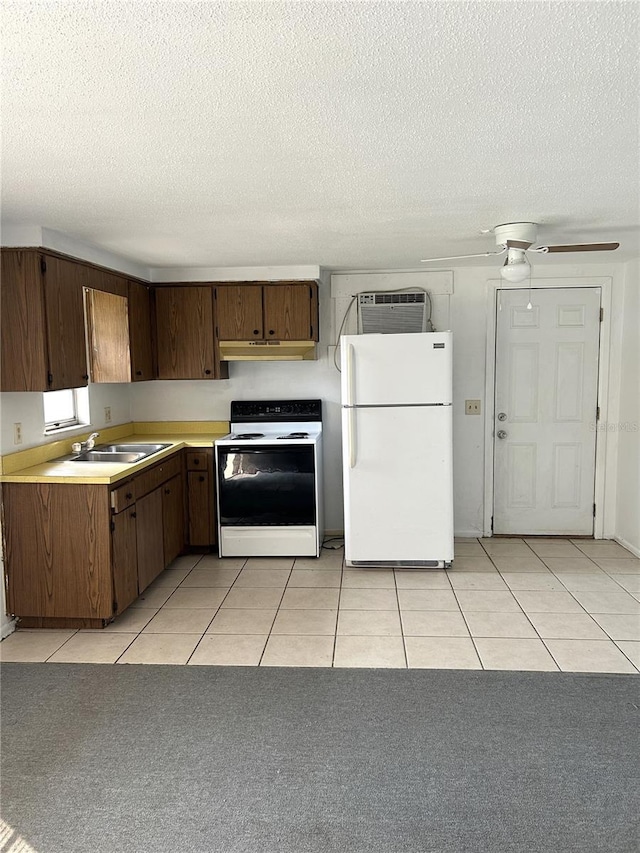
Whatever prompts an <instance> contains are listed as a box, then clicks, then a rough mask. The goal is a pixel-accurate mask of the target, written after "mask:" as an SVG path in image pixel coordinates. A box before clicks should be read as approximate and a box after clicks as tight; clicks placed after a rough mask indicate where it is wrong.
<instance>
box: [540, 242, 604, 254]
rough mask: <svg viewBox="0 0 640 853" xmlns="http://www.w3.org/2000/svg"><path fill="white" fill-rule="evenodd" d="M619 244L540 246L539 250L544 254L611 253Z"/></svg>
mask: <svg viewBox="0 0 640 853" xmlns="http://www.w3.org/2000/svg"><path fill="white" fill-rule="evenodd" d="M619 245H620V243H574V244H573V245H571V246H541V247H540V249H537V250H536V251H540V250H542V251H543V252H544V253H545V254H546V253H547V252H548V253H549V254H551V253H552V252H613V251H614V249H617V248H618V246H619Z"/></svg>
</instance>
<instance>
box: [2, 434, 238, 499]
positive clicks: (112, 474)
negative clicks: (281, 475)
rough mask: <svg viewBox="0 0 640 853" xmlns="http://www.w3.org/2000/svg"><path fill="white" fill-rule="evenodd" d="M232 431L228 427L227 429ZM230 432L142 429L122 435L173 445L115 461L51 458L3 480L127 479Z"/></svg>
mask: <svg viewBox="0 0 640 853" xmlns="http://www.w3.org/2000/svg"><path fill="white" fill-rule="evenodd" d="M227 432H228V430H227ZM227 432H211V433H198V434H194V435H181V436H176V435H163V434H162V433H158V434H157V435H156V434H153V435H148V434H145V435H144V437H143V436H142V435H140V433H132V434H131V435H128V436H124V437H123V438H121V439H119V441H120V442H121V443H123V444H142V443H147V442H152V443H154V444H169V445H170V447H167V448H165V449H164V450H160V451H158V453H154V454H152V455H151V456H147V457H146V459H141V460H140V461H139V462H132V463H128V464H127V463H114V462H71V461H70V460H69V459H51V460H50V461H49V462H43V463H41V464H39V465H34V466H32V467H30V468H24V469H22V470H20V471H14V472H12V473H11V474H3V475H2V476H0V483H78V484H83V483H85V484H86V483H97V484H99V483H104V484H106V485H112V484H114V483H118V482H120V481H121V480H126V479H127V478H128V477H130V476H131V475H133V474H137V473H139V472H140V471H143V470H144V469H145V468H150V467H151V466H152V465H155V464H157V463H158V462H162V460H163V459H167V458H168V457H170V456H172V455H173V454H174V453H176V452H177V451H179V450H183V449H184V448H188V447H193V448H202V449H208V448H211V447H213V444H214V442H215V441H216V440H217V439H219V438H222V437H223V436H224V435H226V434H227Z"/></svg>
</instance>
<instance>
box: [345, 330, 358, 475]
mask: <svg viewBox="0 0 640 853" xmlns="http://www.w3.org/2000/svg"><path fill="white" fill-rule="evenodd" d="M355 382H356V351H355V348H354V346H353V344H349V345H348V346H347V406H353V405H354V402H355V387H356V386H355ZM349 423H351V421H349ZM351 467H353V466H351Z"/></svg>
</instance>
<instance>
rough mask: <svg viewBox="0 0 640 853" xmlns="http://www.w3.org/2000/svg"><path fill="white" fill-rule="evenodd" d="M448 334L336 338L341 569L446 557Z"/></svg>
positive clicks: (449, 554)
mask: <svg viewBox="0 0 640 853" xmlns="http://www.w3.org/2000/svg"><path fill="white" fill-rule="evenodd" d="M451 347H452V340H451V332H425V333H423V334H419V333H417V334H400V335H389V334H387V335H376V334H371V335H345V336H344V337H343V338H342V340H341V356H340V358H341V371H342V373H341V397H342V458H343V482H344V515H345V559H346V563H347V565H348V566H405V567H415V568H426V567H434V568H435V567H438V566H444V567H448V566H449V565H450V564H451V561H452V560H453V470H452V418H451V398H452V381H451V376H452V358H451V356H452V353H451Z"/></svg>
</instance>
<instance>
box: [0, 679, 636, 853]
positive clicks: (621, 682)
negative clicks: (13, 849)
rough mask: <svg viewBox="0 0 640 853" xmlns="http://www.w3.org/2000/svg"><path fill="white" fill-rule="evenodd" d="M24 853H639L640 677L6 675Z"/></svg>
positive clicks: (9, 749)
mask: <svg viewBox="0 0 640 853" xmlns="http://www.w3.org/2000/svg"><path fill="white" fill-rule="evenodd" d="M1 684H2V716H1V722H2V759H3V760H2V774H3V778H2V813H3V818H4V819H5V820H6V821H7V822H8V823H9V824H10V825H11V826H12V827H13V828H14V829H15V830H16V831H17V832H18V833H20V835H21V836H22V837H23V838H24V839H25V841H27V842H28V843H29V844H30V845H31V846H32V847H34V848H35V850H36V851H38V853H73V851H82V853H86V851H97V853H116V851H118V853H120V851H128V852H129V853H165V851H166V853H187V851H189V853H190V851H202V853H218V852H220V853H364V851H367V853H369V851H371V853H373V851H375V853H454V852H455V853H466V851H468V853H498V851H499V853H506V851H522V853H525V851H526V853H542V851H544V853H551V851H553V853H572V851H576V853H578V851H579V853H596V851H607V853H623V851H624V853H637V851H638V849H639V841H640V835H639V827H638V800H637V794H638V779H639V766H638V754H637V753H638V732H639V725H638V724H639V722H640V712H639V706H640V693H639V685H640V680H639V679H637V678H635V677H633V676H623V675H620V676H616V675H611V676H610V675H570V674H562V673H515V672H505V673H500V672H450V671H434V670H413V671H406V670H324V669H243V668H229V667H226V668H217V667H172V666H98V665H66V664H55V665H54V664H4V665H3V666H2V681H1Z"/></svg>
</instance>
